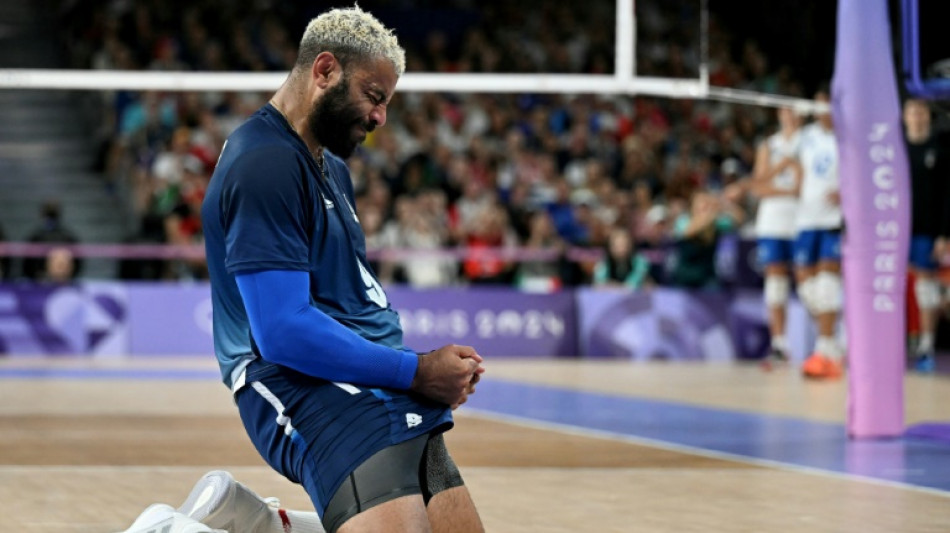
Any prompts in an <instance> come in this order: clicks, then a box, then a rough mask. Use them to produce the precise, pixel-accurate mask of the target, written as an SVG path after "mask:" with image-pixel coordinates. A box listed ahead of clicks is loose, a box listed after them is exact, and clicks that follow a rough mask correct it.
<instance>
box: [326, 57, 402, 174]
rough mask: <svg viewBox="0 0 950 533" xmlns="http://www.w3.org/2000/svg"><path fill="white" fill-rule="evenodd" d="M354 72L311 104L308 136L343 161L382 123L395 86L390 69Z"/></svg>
mask: <svg viewBox="0 0 950 533" xmlns="http://www.w3.org/2000/svg"><path fill="white" fill-rule="evenodd" d="M376 67H377V68H375V69H372V70H371V69H365V68H359V67H357V68H355V69H354V70H353V72H352V75H351V73H346V74H344V76H343V78H342V79H340V81H339V82H337V83H336V84H335V85H333V86H331V87H330V88H328V89H327V90H326V92H324V93H323V96H321V97H320V99H319V100H317V101H316V102H315V103H314V104H313V108H312V109H311V111H310V116H309V120H308V123H309V127H310V132H311V133H312V134H313V136H314V138H316V140H317V142H319V143H320V144H321V145H322V146H324V147H326V148H327V149H329V150H330V151H331V152H333V153H334V154H336V155H338V156H340V157H342V158H347V157H349V156H350V155H352V154H353V151H354V150H356V147H357V145H359V144H360V143H362V142H363V141H364V140H365V139H366V134H367V133H369V132H371V131H373V130H374V129H376V127H377V126H381V125H382V124H384V123H385V121H386V104H387V103H388V102H389V98H390V97H391V96H392V93H393V90H394V88H395V85H396V76H395V73H393V72H392V67H389V68H388V69H387V68H386V65H385V64H383V65H380V64H378V63H377V64H376Z"/></svg>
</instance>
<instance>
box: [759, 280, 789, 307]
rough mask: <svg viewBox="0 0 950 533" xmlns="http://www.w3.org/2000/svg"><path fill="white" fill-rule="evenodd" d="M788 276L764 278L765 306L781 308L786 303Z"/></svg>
mask: <svg viewBox="0 0 950 533" xmlns="http://www.w3.org/2000/svg"><path fill="white" fill-rule="evenodd" d="M788 290H789V282H788V276H765V291H764V292H765V305H766V306H768V307H782V306H784V305H785V304H786V303H788Z"/></svg>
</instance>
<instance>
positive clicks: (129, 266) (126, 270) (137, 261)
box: [119, 213, 170, 280]
mask: <svg viewBox="0 0 950 533" xmlns="http://www.w3.org/2000/svg"><path fill="white" fill-rule="evenodd" d="M167 241H168V236H167V235H166V233H165V219H164V218H163V217H162V216H160V215H158V214H155V213H151V214H146V215H145V216H143V217H142V219H141V221H140V223H139V228H138V231H137V232H136V233H135V234H133V235H130V236H129V237H128V238H127V239H126V241H125V242H126V243H127V244H165V243H166V242H167ZM169 276H170V271H169V268H168V261H166V260H164V259H158V258H154V257H150V258H133V257H129V258H124V259H122V260H121V261H120V262H119V279H122V280H160V279H165V278H167V277H169Z"/></svg>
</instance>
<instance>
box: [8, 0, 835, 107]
mask: <svg viewBox="0 0 950 533" xmlns="http://www.w3.org/2000/svg"><path fill="white" fill-rule="evenodd" d="M699 2H700V56H701V61H700V66H699V77H698V78H694V79H681V78H664V77H652V76H638V75H637V74H636V59H635V51H636V38H637V36H636V13H635V9H634V0H617V2H616V32H615V39H616V41H615V64H614V73H613V74H489V73H466V74H457V73H435V72H432V73H430V72H407V73H405V74H404V75H403V76H402V78H401V79H400V81H399V84H398V86H397V90H398V91H403V92H448V93H557V94H606V95H610V94H613V95H630V96H633V95H641V96H656V97H665V98H691V99H710V100H719V101H723V102H731V103H735V104H746V105H756V106H771V107H784V106H788V107H792V108H794V109H796V110H799V111H800V112H801V113H807V112H811V111H815V110H823V109H827V105H826V104H824V103H821V102H814V101H812V100H806V99H802V98H792V97H786V96H779V95H772V94H766V93H758V92H754V91H743V90H737V89H730V88H727V87H713V86H710V85H709V58H708V55H709V6H708V2H709V0H699ZM286 76H287V74H286V73H284V72H186V71H178V72H148V71H121V70H76V69H72V70H67V69H0V89H50V90H64V89H66V90H139V91H236V92H252V91H262V92H264V91H276V90H277V88H278V87H280V85H281V84H282V83H283V82H284V79H285V78H286Z"/></svg>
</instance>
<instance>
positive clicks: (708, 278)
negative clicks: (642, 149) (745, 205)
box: [671, 191, 742, 289]
mask: <svg viewBox="0 0 950 533" xmlns="http://www.w3.org/2000/svg"><path fill="white" fill-rule="evenodd" d="M740 222H742V214H741V212H740V211H739V210H738V209H736V207H735V206H734V205H733V204H731V203H729V202H727V201H725V200H724V199H722V198H720V197H717V196H715V195H714V194H712V193H709V192H706V191H696V192H694V193H693V196H692V198H691V199H690V208H689V211H688V212H686V213H683V214H681V215H680V216H679V217H678V218H677V219H676V220H675V222H674V225H673V237H674V239H675V246H674V252H673V254H674V256H673V257H674V260H673V269H672V273H671V281H672V283H673V284H674V285H677V286H679V287H685V288H690V289H708V288H716V287H718V281H717V279H716V246H717V244H718V242H719V236H720V235H722V234H723V233H725V232H727V231H731V230H732V229H733V228H734V227H735V226H736V224H737V223H740Z"/></svg>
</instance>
